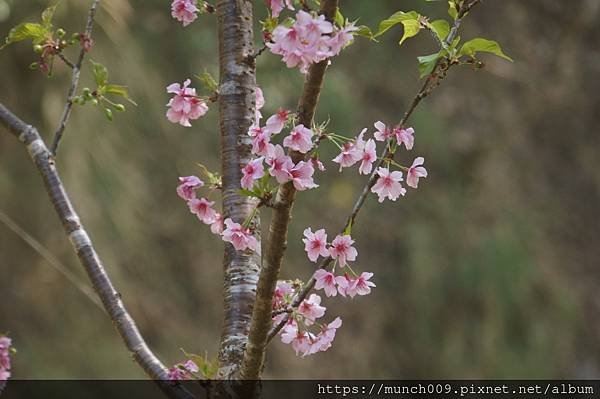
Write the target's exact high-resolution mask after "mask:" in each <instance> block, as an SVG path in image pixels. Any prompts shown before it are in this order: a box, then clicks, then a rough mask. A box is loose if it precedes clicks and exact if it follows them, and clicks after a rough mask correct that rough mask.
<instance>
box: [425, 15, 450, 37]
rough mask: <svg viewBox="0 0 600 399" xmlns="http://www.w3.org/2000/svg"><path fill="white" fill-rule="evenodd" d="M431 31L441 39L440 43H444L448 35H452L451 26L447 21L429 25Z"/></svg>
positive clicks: (442, 20)
mask: <svg viewBox="0 0 600 399" xmlns="http://www.w3.org/2000/svg"><path fill="white" fill-rule="evenodd" d="M429 26H430V27H431V29H432V30H433V31H434V32H435V34H436V36H437V37H438V38H439V39H440V42H444V40H446V37H448V34H449V33H450V24H449V23H448V21H446V20H445V19H438V20H436V21H433V22H431V23H430V24H429Z"/></svg>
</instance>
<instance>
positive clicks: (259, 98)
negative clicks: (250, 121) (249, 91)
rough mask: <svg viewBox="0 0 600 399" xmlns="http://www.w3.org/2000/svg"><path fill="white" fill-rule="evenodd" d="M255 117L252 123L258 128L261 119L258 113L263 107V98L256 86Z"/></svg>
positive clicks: (261, 92)
mask: <svg viewBox="0 0 600 399" xmlns="http://www.w3.org/2000/svg"><path fill="white" fill-rule="evenodd" d="M255 104H256V117H255V120H254V123H255V124H256V125H257V126H258V124H259V122H260V120H261V118H262V114H261V113H260V110H261V108H262V107H264V106H265V96H264V95H263V91H262V89H261V88H260V87H258V86H256V101H255Z"/></svg>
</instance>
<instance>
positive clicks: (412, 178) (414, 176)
mask: <svg viewBox="0 0 600 399" xmlns="http://www.w3.org/2000/svg"><path fill="white" fill-rule="evenodd" d="M424 163H425V158H423V157H417V158H415V160H414V161H413V163H412V165H411V167H410V168H409V169H408V172H406V184H407V185H408V186H410V187H412V188H417V187H418V186H419V179H420V178H421V177H427V169H425V167H423V166H421V165H423V164H424Z"/></svg>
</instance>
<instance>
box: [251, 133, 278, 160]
mask: <svg viewBox="0 0 600 399" xmlns="http://www.w3.org/2000/svg"><path fill="white" fill-rule="evenodd" d="M251 133H252V134H254V136H253V138H252V153H253V154H254V155H260V156H267V155H269V153H270V152H271V151H272V147H273V144H271V143H270V141H271V135H270V133H269V132H268V131H266V130H265V129H263V128H262V127H258V128H257V127H255V128H252V129H251ZM252 134H251V135H252Z"/></svg>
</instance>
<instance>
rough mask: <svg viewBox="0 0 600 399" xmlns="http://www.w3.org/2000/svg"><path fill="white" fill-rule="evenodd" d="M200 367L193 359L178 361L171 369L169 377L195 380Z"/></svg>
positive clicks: (177, 379) (176, 379) (170, 378)
mask: <svg viewBox="0 0 600 399" xmlns="http://www.w3.org/2000/svg"><path fill="white" fill-rule="evenodd" d="M199 370H200V369H199V368H198V365H197V364H196V363H194V361H193V360H188V361H186V362H185V363H178V364H176V365H174V366H173V367H171V368H170V369H169V373H168V376H167V378H168V379H169V380H173V381H182V380H194V379H197V377H196V373H197V372H198V371H199Z"/></svg>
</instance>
